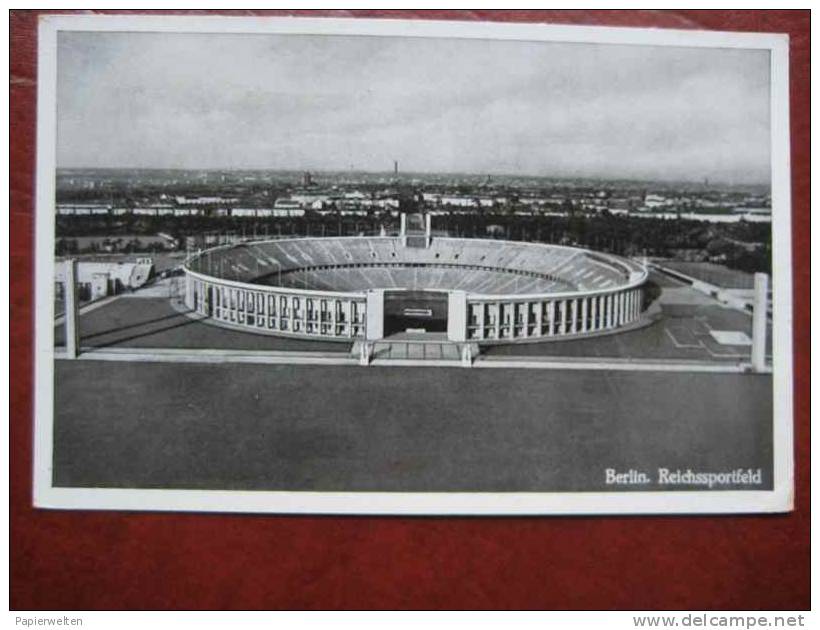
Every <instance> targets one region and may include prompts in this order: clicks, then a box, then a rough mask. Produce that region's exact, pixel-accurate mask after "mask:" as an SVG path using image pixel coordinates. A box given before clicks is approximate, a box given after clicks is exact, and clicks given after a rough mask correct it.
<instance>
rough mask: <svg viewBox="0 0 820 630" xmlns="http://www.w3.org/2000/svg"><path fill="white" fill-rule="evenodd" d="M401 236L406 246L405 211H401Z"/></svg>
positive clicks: (402, 242)
mask: <svg viewBox="0 0 820 630" xmlns="http://www.w3.org/2000/svg"><path fill="white" fill-rule="evenodd" d="M399 236H400V237H401V244H402V245H404V246H405V247H406V246H407V215H406V214H405V213H404V212H402V213H401V229H400V231H399Z"/></svg>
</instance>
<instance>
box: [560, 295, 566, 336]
mask: <svg viewBox="0 0 820 630" xmlns="http://www.w3.org/2000/svg"><path fill="white" fill-rule="evenodd" d="M566 332H567V301H566V300H561V301H560V302H559V303H558V333H559V334H561V335H563V334H565V333H566Z"/></svg>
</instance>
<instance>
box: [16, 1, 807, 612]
mask: <svg viewBox="0 0 820 630" xmlns="http://www.w3.org/2000/svg"><path fill="white" fill-rule="evenodd" d="M223 13H226V14H231V13H241V14H242V15H247V14H248V12H246V11H243V12H231V11H226V12H223ZM276 13H282V12H264V14H266V15H269V14H276ZM299 13H301V14H312V15H317V14H318V15H332V16H337V17H338V16H352V17H402V18H413V17H418V18H427V19H431V18H437V19H462V20H498V21H526V22H545V23H565V24H601V25H614V26H652V27H673V28H687V29H689V28H699V29H721V30H737V31H773V32H786V33H789V34H790V35H791V108H792V109H791V127H792V129H791V131H792V186H793V199H794V203H793V208H794V210H793V212H794V216H793V225H792V233H793V244H794V276H793V278H794V295H795V302H794V306H795V309H794V347H795V370H794V372H795V397H794V403H795V419H796V432H795V439H796V461H797V494H796V503H797V510H796V511H795V512H794V513H792V514H789V515H777V516H731V517H728V516H727V517H618V518H610V517H607V518H580V517H577V518H360V517H341V518H330V517H266V516H245V515H235V516H230V515H198V514H158V513H142V514H134V513H122V512H101V513H94V512H57V511H44V510H34V509H32V507H31V468H32V377H33V360H32V359H33V357H32V345H33V332H34V329H33V318H32V315H33V290H32V289H33V283H34V278H33V251H34V219H33V217H34V163H35V162H34V153H35V99H36V96H35V94H36V47H37V43H36V24H37V13H36V12H31V11H15V12H13V13H12V16H11V85H10V90H11V121H10V124H11V152H10V164H11V174H10V177H11V179H10V183H11V208H10V210H11V211H10V215H11V217H10V222H11V311H12V317H11V366H10V368H11V374H12V376H11V383H10V397H11V423H10V447H11V471H10V473H11V606H12V608H13V609H120V608H136V609H223V608H224V609H235V608H238V609H294V608H296V609H302V608H309V609H315V608H332V609H336V608H344V609H347V608H357V609H361V608H365V609H369V608H390V609H392V608H410V609H412V608H434V609H438V608H504V609H506V608H526V609H636V608H637V609H701V608H714V609H727V608H732V609H807V608H808V607H809V606H810V599H809V582H810V581H809V369H810V368H809V124H810V123H809V120H810V118H809V89H810V79H809V67H810V53H809V12H808V11H768V12H766V11H751V12H749V11H508V12H507V11H475V12H470V11H466V12H465V11H413V12H405V11H353V12H347V11H324V12H309V11H302V12H290V14H299Z"/></svg>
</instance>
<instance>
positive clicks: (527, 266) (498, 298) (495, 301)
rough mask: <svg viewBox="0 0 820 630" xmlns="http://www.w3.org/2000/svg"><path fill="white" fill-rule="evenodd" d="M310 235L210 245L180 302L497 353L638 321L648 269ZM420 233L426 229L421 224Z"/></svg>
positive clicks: (582, 254) (518, 245)
mask: <svg viewBox="0 0 820 630" xmlns="http://www.w3.org/2000/svg"><path fill="white" fill-rule="evenodd" d="M408 223H409V221H406V220H405V215H402V229H401V232H400V233H399V235H398V236H359V237H338V238H336V237H322V238H318V237H311V238H287V239H277V240H267V241H250V242H242V243H238V244H231V245H228V246H222V247H216V248H213V249H208V250H205V251H203V252H200V253H198V254H196V255H194V256H192V257H190V258H189V259H188V260H187V261H186V264H185V267H184V270H185V275H186V293H185V304H186V306H187V308H189V309H190V310H191V311H193V312H195V313H196V314H198V315H200V316H203V317H205V318H206V321H209V322H212V323H214V324H217V325H222V326H228V327H232V328H233V327H237V328H240V329H243V330H251V331H253V332H257V333H261V334H271V335H285V336H298V337H305V338H314V339H317V338H318V339H324V340H340V341H351V340H367V341H369V340H379V339H383V338H387V337H391V336H393V335H400V334H417V335H437V336H439V337H440V338H442V339H443V338H445V335H446V339H447V340H448V341H454V342H474V343H477V344H498V343H512V342H516V343H517V342H526V341H546V340H551V339H566V338H573V337H579V336H589V335H599V334H604V333H609V332H615V331H618V330H621V329H623V328H624V327H630V326H633V325H634V324H635V322H636V321H638V320H639V319H640V316H641V311H642V304H643V299H642V293H643V289H642V287H643V285H644V283H645V281H646V278H647V271H646V269H645V267H644V266H643V265H641V264H639V263H637V262H634V261H632V260H629V259H626V258H623V257H619V256H613V255H610V254H603V253H598V252H593V251H590V250H586V249H579V248H575V247H565V246H559V245H551V244H542V243H524V242H511V241H499V240H485V239H470V238H450V237H437V236H436V237H434V236H432V235H431V230H430V220H429V215H428V217H427V220H426V222H424V221H423V222H422V225H424V227H423V228H422V230H421V231H417V232H416V233H413V232H412V231H411V230H408V229H407V224H408ZM425 224H426V225H425Z"/></svg>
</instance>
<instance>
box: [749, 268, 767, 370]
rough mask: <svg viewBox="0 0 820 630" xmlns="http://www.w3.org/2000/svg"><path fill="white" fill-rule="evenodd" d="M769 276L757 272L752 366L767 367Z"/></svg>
mask: <svg viewBox="0 0 820 630" xmlns="http://www.w3.org/2000/svg"><path fill="white" fill-rule="evenodd" d="M768 292H769V276H767V275H766V274H765V273H756V274H755V293H754V310H753V311H752V368H753V369H754V370H755V371H756V372H762V371H763V370H764V369H766V322H767V319H768V317H767V313H766V311H767V310H768V302H769V296H768Z"/></svg>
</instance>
